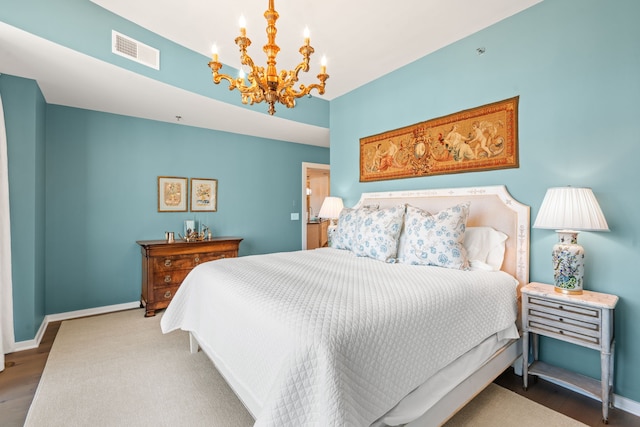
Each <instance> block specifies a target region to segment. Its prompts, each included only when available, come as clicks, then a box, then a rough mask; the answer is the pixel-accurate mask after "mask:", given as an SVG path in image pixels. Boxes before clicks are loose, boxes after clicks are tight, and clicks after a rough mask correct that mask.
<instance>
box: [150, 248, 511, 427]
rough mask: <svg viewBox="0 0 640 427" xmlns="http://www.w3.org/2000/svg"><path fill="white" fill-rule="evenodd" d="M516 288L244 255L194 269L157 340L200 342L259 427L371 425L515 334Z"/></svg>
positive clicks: (339, 259)
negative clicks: (449, 369)
mask: <svg viewBox="0 0 640 427" xmlns="http://www.w3.org/2000/svg"><path fill="white" fill-rule="evenodd" d="M516 284H517V282H516V280H515V279H514V278H513V277H511V276H509V275H508V274H506V273H503V272H485V271H473V272H469V271H457V270H449V269H445V268H439V267H425V266H410V265H403V264H385V263H382V262H380V261H376V260H372V259H368V258H360V257H356V256H354V255H352V254H351V253H350V252H348V251H343V250H337V249H330V248H323V249H318V250H314V251H300V252H286V253H277V254H269V255H256V256H247V257H240V258H233V259H225V260H219V261H213V262H209V263H205V264H202V265H200V266H198V267H197V268H195V269H193V271H192V272H191V273H190V274H189V276H188V277H187V278H186V280H185V281H184V282H183V284H182V285H181V287H180V289H179V291H178V292H177V293H176V295H175V297H174V299H173V301H172V302H171V304H170V305H169V307H168V308H167V310H166V312H165V313H164V314H163V317H162V330H163V332H165V333H167V332H169V331H172V330H174V329H178V328H181V329H184V330H187V331H192V332H193V333H194V335H195V336H196V337H197V339H198V341H199V342H200V343H201V345H202V346H203V347H204V348H206V351H207V353H209V355H210V356H211V357H212V359H214V360H215V361H216V364H217V366H218V369H219V370H220V371H221V372H222V373H223V374H224V375H226V376H227V378H228V379H229V382H230V383H231V384H232V385H233V386H234V388H235V391H236V393H237V394H238V395H239V396H240V398H241V399H242V400H243V402H244V403H245V405H247V407H248V409H249V411H251V412H252V414H253V416H254V417H255V418H256V424H255V425H256V426H278V427H281V426H296V427H299V426H322V427H324V426H368V425H370V424H372V423H373V422H374V421H375V420H376V419H378V418H379V417H380V416H382V415H383V414H385V413H386V412H387V411H389V409H391V408H392V407H393V406H394V405H395V404H396V403H398V401H400V399H401V398H403V397H404V396H405V395H407V394H408V393H409V392H410V391H412V390H413V389H415V388H416V387H417V386H418V385H420V384H422V383H423V382H424V381H425V380H426V379H427V378H429V377H430V376H431V375H433V374H434V373H436V372H437V371H438V370H440V369H441V368H442V367H444V366H445V365H447V364H448V363H450V362H451V361H453V360H454V359H456V358H457V357H459V356H460V355H462V354H463V353H465V352H466V351H467V350H469V349H470V348H471V347H473V346H475V345H477V344H479V343H480V342H481V341H483V340H484V339H485V338H487V337H488V336H490V335H492V334H494V333H497V332H498V331H501V330H503V329H506V328H508V327H509V326H511V325H513V324H514V322H515V320H516V313H517V305H516Z"/></svg>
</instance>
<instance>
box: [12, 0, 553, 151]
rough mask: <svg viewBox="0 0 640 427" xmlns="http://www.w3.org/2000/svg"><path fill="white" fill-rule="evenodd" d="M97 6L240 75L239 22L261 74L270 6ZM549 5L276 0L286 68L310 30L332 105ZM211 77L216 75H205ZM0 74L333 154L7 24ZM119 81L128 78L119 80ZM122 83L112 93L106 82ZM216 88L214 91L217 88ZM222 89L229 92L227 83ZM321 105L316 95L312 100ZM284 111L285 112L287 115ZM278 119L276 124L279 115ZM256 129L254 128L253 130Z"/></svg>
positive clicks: (126, 110) (119, 109)
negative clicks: (214, 51)
mask: <svg viewBox="0 0 640 427" xmlns="http://www.w3.org/2000/svg"><path fill="white" fill-rule="evenodd" d="M92 1H93V2H94V3H96V4H98V5H100V6H102V7H104V8H105V9H108V10H110V11H112V12H113V13H115V14H117V15H120V16H122V17H123V18H126V19H128V20H130V21H132V22H134V23H136V24H138V25H140V26H142V27H144V28H147V29H149V30H151V31H153V32H155V33H157V34H160V35H162V36H163V37H165V38H167V39H170V40H172V41H174V42H176V43H178V44H180V45H182V46H184V47H186V48H189V49H191V50H193V51H196V52H199V53H202V54H203V55H207V56H208V55H209V54H210V51H211V45H212V44H213V43H215V44H216V45H217V46H218V50H219V54H220V60H221V62H223V63H224V64H228V65H230V66H232V67H236V68H239V59H238V49H237V47H236V46H235V44H234V42H233V40H234V39H235V37H236V36H237V35H238V18H239V16H240V15H244V16H245V18H246V20H247V36H248V37H249V38H250V39H251V40H252V42H253V44H252V46H251V47H250V50H249V53H250V55H251V56H252V57H253V59H254V61H255V62H256V63H258V64H259V65H260V64H261V63H262V62H263V61H264V53H263V52H262V49H261V47H262V46H263V45H264V44H265V43H266V33H265V28H266V21H265V19H264V17H263V16H262V14H263V13H264V11H265V10H266V9H267V6H268V2H267V0H235V1H226V2H222V1H219V0H181V1H175V0H136V1H131V0H92ZM540 1H541V0H483V1H477V0H404V1H401V2H398V3H388V2H382V1H379V0H372V1H367V2H353V1H351V2H349V1H344V0H342V1H341V0H323V1H317V0H315V1H312V0H277V1H275V9H276V10H277V11H278V12H279V14H280V19H279V20H278V21H277V29H278V33H277V37H276V43H277V44H278V46H279V47H280V49H281V50H280V53H279V54H278V57H277V60H278V69H291V68H294V67H295V65H297V63H298V62H299V61H300V54H299V53H298V49H299V47H300V46H301V45H302V32H303V30H304V27H305V26H308V27H309V29H310V31H311V45H312V46H313V47H314V48H315V51H316V52H315V54H314V55H313V56H312V58H311V70H310V72H309V73H308V74H309V75H310V77H309V79H303V78H301V82H303V83H306V82H312V81H313V79H315V75H316V74H317V73H318V71H319V61H320V58H321V57H322V55H326V57H327V60H328V64H327V72H328V73H329V75H330V78H329V80H328V81H327V89H326V93H325V95H324V96H322V98H324V99H327V100H331V99H333V98H335V97H337V96H340V95H343V94H345V93H347V92H349V91H351V90H353V89H355V88H357V87H359V86H361V85H363V84H365V83H368V82H370V81H372V80H375V79H376V78H378V77H380V76H382V75H384V74H387V73H389V72H391V71H393V70H395V69H397V68H400V67H402V66H404V65H406V64H409V63H410V62H413V61H415V60H416V59H418V58H421V57H423V56H425V55H428V54H429V53H431V52H434V51H436V50H438V49H440V48H442V47H444V46H446V45H449V44H451V43H453V42H455V41H457V40H460V39H462V38H464V37H466V36H468V35H470V34H472V33H474V32H477V31H479V30H481V29H483V28H486V27H488V26H490V25H492V24H494V23H496V22H498V21H500V20H502V19H504V18H507V17H509V16H511V15H513V14H515V13H518V12H520V11H522V10H524V9H526V8H528V7H530V6H532V5H534V4H536V3H538V2H540ZM223 71H224V68H223ZM202 72H203V73H210V71H207V69H206V68H204V69H203V70H202ZM0 73H7V74H12V75H18V76H23V77H27V78H32V79H35V80H37V81H38V83H39V85H40V88H41V90H42V92H43V94H44V96H45V99H46V100H47V102H49V103H52V104H60V105H68V106H73V107H78V108H86V109H92V110H98V111H106V112H112V113H117V114H125V115H130V116H135V117H143V118H148V119H154V120H161V121H169V122H171V121H172V122H176V118H175V116H176V115H180V116H181V117H182V119H181V120H180V122H181V123H183V124H186V125H191V126H198V127H204V128H209V129H218V130H224V131H229V132H235V133H241V134H249V135H254V136H262V137H266V138H273V139H280V140H286V141H292V142H301V143H305V144H311V145H319V146H328V145H329V131H328V129H324V128H320V127H317V126H309V125H304V124H299V123H295V122H292V121H291V120H284V119H280V118H278V117H270V116H268V115H266V114H262V112H263V111H265V110H266V107H265V106H264V105H257V106H254V107H255V110H256V111H259V112H253V111H248V110H247V109H244V108H239V107H233V106H230V105H229V104H224V103H222V102H219V101H215V100H212V99H210V98H208V97H205V96H202V95H198V94H194V93H190V92H187V91H184V90H181V89H177V88H174V87H171V86H168V85H166V84H164V83H160V82H157V81H154V80H152V79H149V78H146V77H142V76H139V75H137V74H135V73H133V72H130V71H127V70H123V69H121V68H119V67H116V66H114V65H111V64H108V63H105V62H102V61H99V60H97V59H94V58H90V57H88V56H86V55H83V54H80V53H78V52H74V51H72V50H70V49H67V48H64V47H62V46H59V45H56V44H54V43H51V42H49V41H46V40H43V39H41V38H39V37H36V36H33V35H32V34H28V33H25V32H23V31H21V30H18V29H16V28H14V27H11V26H9V25H6V24H4V23H0ZM113 73H119V74H121V77H122V78H105V76H106V75H109V76H111V77H113ZM109 81H111V82H117V86H116V85H115V84H113V85H110V84H108V82H109ZM212 84H213V83H212ZM220 90H227V88H226V85H224V84H222V85H221V87H220ZM314 96H316V95H315V94H314ZM282 108H284V107H283V106H280V109H282ZM276 109H278V108H277V106H276ZM277 114H278V113H277V112H276V116H277ZM248 123H249V124H250V125H249V126H247V124H248Z"/></svg>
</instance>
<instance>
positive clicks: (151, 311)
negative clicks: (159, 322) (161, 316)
mask: <svg viewBox="0 0 640 427" xmlns="http://www.w3.org/2000/svg"><path fill="white" fill-rule="evenodd" d="M155 315H156V311H155V310H151V309H147V311H145V313H144V317H153V316H155Z"/></svg>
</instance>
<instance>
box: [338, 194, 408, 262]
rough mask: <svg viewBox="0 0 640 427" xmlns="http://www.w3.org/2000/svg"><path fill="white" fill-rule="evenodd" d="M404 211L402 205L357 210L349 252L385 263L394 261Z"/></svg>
mask: <svg viewBox="0 0 640 427" xmlns="http://www.w3.org/2000/svg"><path fill="white" fill-rule="evenodd" d="M404 210H405V207H404V205H399V206H394V207H390V208H384V209H367V208H361V209H359V210H358V213H357V218H358V223H357V229H356V234H355V239H354V240H355V244H354V245H353V246H352V247H351V251H352V252H353V253H354V254H356V255H358V256H366V257H369V258H373V259H377V260H380V261H385V262H389V261H395V258H396V255H397V253H398V237H399V236H400V229H401V228H402V220H403V218H404Z"/></svg>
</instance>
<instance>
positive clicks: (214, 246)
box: [136, 237, 242, 317]
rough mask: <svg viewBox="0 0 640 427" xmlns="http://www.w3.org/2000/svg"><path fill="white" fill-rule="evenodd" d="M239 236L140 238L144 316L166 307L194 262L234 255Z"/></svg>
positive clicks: (235, 255) (153, 314)
mask: <svg viewBox="0 0 640 427" xmlns="http://www.w3.org/2000/svg"><path fill="white" fill-rule="evenodd" d="M241 241H242V238H240V237H213V238H211V240H203V241H201V242H185V241H175V242H174V243H167V242H166V241H164V240H140V241H137V242H136V243H137V244H139V245H140V248H141V251H142V295H141V297H140V306H141V307H146V311H145V316H146V317H150V316H155V314H156V310H160V309H162V308H166V307H167V306H168V305H169V303H170V302H171V299H172V298H173V296H174V295H175V293H176V291H177V290H178V288H179V287H180V284H181V283H182V281H183V280H184V278H185V277H186V276H187V274H188V273H189V272H190V271H191V269H193V268H194V267H195V266H196V265H198V264H201V263H203V262H207V261H213V260H216V259H221V258H233V257H237V256H238V248H239V247H240V242H241Z"/></svg>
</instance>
